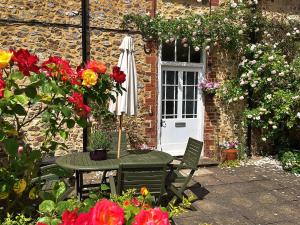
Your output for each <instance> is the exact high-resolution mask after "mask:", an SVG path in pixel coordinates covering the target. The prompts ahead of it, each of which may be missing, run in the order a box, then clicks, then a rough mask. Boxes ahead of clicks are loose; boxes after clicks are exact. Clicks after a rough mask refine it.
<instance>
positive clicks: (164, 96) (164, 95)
mask: <svg viewBox="0 0 300 225" xmlns="http://www.w3.org/2000/svg"><path fill="white" fill-rule="evenodd" d="M165 89H166V88H165V86H163V87H162V99H166V92H165Z"/></svg>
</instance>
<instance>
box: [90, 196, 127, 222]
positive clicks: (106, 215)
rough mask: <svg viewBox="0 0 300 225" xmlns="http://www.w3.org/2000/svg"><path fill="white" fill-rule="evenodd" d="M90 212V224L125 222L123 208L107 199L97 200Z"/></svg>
mask: <svg viewBox="0 0 300 225" xmlns="http://www.w3.org/2000/svg"><path fill="white" fill-rule="evenodd" d="M90 213H91V223H90V225H122V224H123V223H124V211H123V209H122V208H121V207H120V206H119V205H118V204H116V203H114V202H111V201H109V200H107V199H102V200H101V201H99V202H97V203H96V205H95V207H94V208H93V209H91V211H90Z"/></svg>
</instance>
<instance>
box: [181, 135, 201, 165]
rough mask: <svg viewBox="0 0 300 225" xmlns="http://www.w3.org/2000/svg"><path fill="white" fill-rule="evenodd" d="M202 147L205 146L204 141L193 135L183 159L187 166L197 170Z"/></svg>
mask: <svg viewBox="0 0 300 225" xmlns="http://www.w3.org/2000/svg"><path fill="white" fill-rule="evenodd" d="M202 147H203V142H202V141H198V140H196V139H194V138H191V137H190V138H189V140H188V143H187V146H186V149H185V152H184V155H183V159H182V163H183V164H184V166H185V167H187V168H189V169H193V170H196V169H197V168H198V163H199V159H200V155H201V152H202Z"/></svg>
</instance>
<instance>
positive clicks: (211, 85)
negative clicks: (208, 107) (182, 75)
mask: <svg viewBox="0 0 300 225" xmlns="http://www.w3.org/2000/svg"><path fill="white" fill-rule="evenodd" d="M198 87H199V88H201V90H202V91H203V93H204V94H206V95H208V96H214V95H215V94H216V91H217V89H218V88H219V87H220V82H210V81H208V80H206V79H204V80H203V81H201V82H200V83H199V85H198Z"/></svg>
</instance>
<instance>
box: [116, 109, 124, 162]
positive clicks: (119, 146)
mask: <svg viewBox="0 0 300 225" xmlns="http://www.w3.org/2000/svg"><path fill="white" fill-rule="evenodd" d="M122 120H123V113H122V114H121V115H120V117H119V121H120V123H119V136H118V153H117V158H118V159H119V158H120V151H121V138H122Z"/></svg>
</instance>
